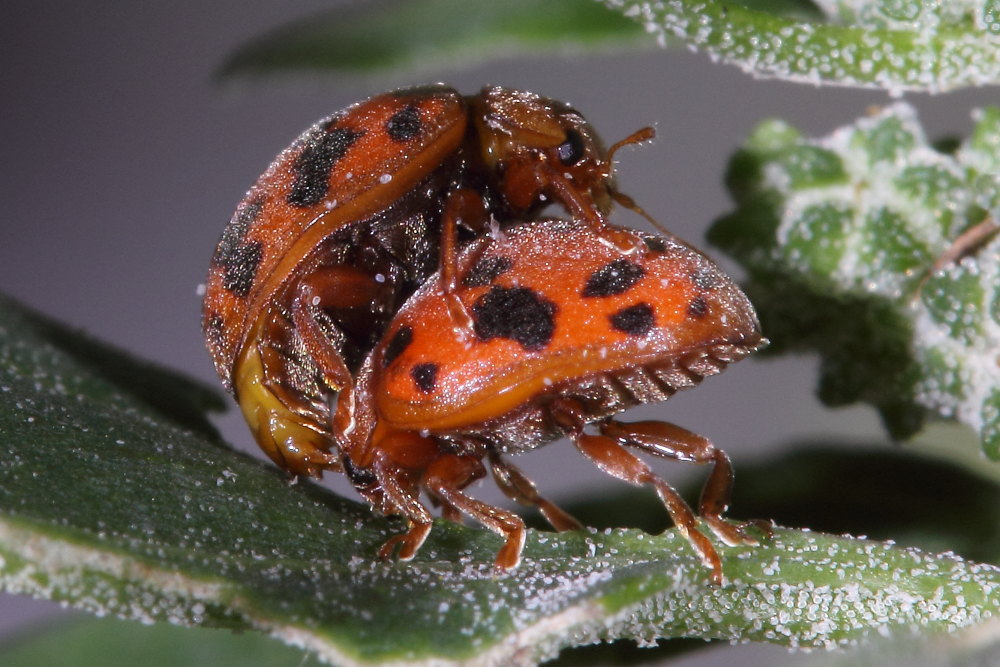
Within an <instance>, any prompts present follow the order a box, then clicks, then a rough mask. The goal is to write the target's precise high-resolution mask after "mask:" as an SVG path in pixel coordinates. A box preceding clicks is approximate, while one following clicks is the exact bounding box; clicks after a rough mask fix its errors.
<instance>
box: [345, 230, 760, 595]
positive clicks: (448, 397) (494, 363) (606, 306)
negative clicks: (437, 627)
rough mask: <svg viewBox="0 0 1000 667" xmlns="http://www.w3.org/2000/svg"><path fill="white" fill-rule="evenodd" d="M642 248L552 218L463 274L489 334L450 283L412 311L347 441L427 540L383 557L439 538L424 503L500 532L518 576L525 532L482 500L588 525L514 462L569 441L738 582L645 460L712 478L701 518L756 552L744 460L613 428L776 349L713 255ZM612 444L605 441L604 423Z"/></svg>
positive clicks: (376, 371)
mask: <svg viewBox="0 0 1000 667" xmlns="http://www.w3.org/2000/svg"><path fill="white" fill-rule="evenodd" d="M622 232H623V234H627V235H629V236H630V237H631V238H632V244H631V245H632V246H633V247H638V248H639V250H633V251H628V250H625V249H621V248H619V247H617V246H616V245H614V244H609V243H607V242H606V239H605V238H604V237H603V236H602V235H601V234H600V232H599V231H595V230H594V228H593V227H591V226H590V225H587V224H585V223H582V222H580V221H562V220H545V221H537V222H533V223H525V224H523V225H518V226H514V227H511V228H510V229H508V230H507V231H506V232H505V233H504V234H503V235H500V236H498V237H497V238H488V237H484V238H481V239H479V240H477V241H476V242H475V243H473V244H472V245H471V246H470V247H468V248H467V249H466V251H465V252H464V253H463V254H462V256H461V257H460V259H459V261H458V275H459V276H460V280H459V283H458V287H457V289H456V291H455V297H456V298H457V299H459V300H460V301H461V303H462V304H463V305H464V307H465V308H466V309H467V310H468V312H469V313H470V315H471V317H472V320H473V325H472V330H471V331H469V332H464V331H462V330H459V331H458V332H456V331H455V330H454V329H453V327H452V326H451V318H450V314H449V305H448V303H447V300H446V298H445V297H444V295H443V294H442V293H441V291H440V290H439V289H438V286H437V285H436V283H435V281H434V280H433V279H432V280H430V281H428V283H427V284H425V285H424V286H423V287H421V288H420V289H419V290H417V292H416V293H414V295H413V296H412V297H411V298H410V299H409V300H408V301H407V302H406V304H405V305H404V306H403V307H402V309H401V310H400V311H399V313H398V314H397V315H396V317H395V318H394V319H393V321H392V323H391V324H390V326H389V328H388V330H387V332H386V334H385V337H384V339H383V340H382V342H381V343H380V344H379V345H378V346H377V347H376V348H375V349H374V351H373V352H372V354H371V355H370V356H369V358H368V359H367V360H366V362H365V365H364V366H363V368H362V370H361V371H360V373H359V375H358V380H357V383H358V384H357V390H356V392H355V394H354V399H355V400H354V401H353V403H352V404H351V405H348V404H347V403H346V402H344V403H341V404H340V405H338V408H337V412H336V417H335V432H336V433H337V434H339V436H340V437H341V439H342V450H343V451H342V453H341V456H342V461H343V463H344V467H345V469H346V471H347V474H348V475H349V477H350V478H351V480H352V481H353V483H354V485H355V487H356V488H357V489H358V491H359V492H360V493H361V494H362V495H363V496H364V497H366V498H367V499H368V500H369V501H370V502H371V503H372V505H373V506H375V507H377V508H378V509H380V510H382V511H383V512H385V513H387V514H399V515H402V516H404V517H405V518H406V519H408V521H409V524H410V528H409V531H408V532H407V533H405V534H403V535H400V536H396V537H394V538H392V539H390V540H389V542H387V543H386V544H385V546H384V547H383V549H382V556H383V557H388V556H389V555H391V554H392V553H393V551H394V550H396V549H397V548H398V555H399V557H400V558H402V559H404V560H405V559H410V558H412V557H413V556H414V555H415V554H416V552H417V550H418V549H419V548H420V546H421V544H422V543H423V541H424V539H425V538H426V536H427V534H428V532H429V531H430V528H431V515H430V513H429V511H428V510H427V509H426V508H425V507H424V505H423V504H422V503H421V502H420V499H419V497H420V494H421V493H427V494H428V495H429V497H430V498H432V499H433V500H434V501H435V502H437V503H439V504H440V505H441V506H442V507H443V512H444V515H445V516H446V517H450V518H457V517H458V516H459V515H460V514H465V515H468V516H470V517H472V518H474V519H476V520H478V521H480V522H481V523H483V524H484V525H486V526H487V527H489V528H490V529H492V530H494V531H496V532H497V533H500V534H501V535H502V536H503V537H504V538H505V542H504V545H503V547H502V549H501V550H500V552H499V554H498V556H497V559H496V565H497V566H498V567H500V568H511V567H514V566H516V565H517V563H518V562H519V558H520V553H521V549H522V546H523V544H524V536H525V529H524V524H523V522H522V521H521V519H520V518H518V517H517V516H516V515H514V514H512V513H510V512H508V511H505V510H502V509H499V508H496V507H492V506H490V505H487V504H485V503H483V502H480V501H478V500H475V499H474V498H472V497H470V496H469V495H467V494H466V493H465V491H464V489H465V488H466V487H467V486H468V485H469V484H470V483H472V482H473V481H474V480H476V479H478V478H480V477H482V476H483V475H484V474H485V472H486V467H485V466H484V464H483V461H484V460H485V461H487V462H488V465H489V467H490V468H491V469H492V471H493V474H494V477H495V478H496V481H497V483H498V485H499V486H500V488H501V489H502V490H503V491H504V492H505V493H506V494H507V495H508V496H509V497H511V498H512V499H515V500H517V501H520V502H522V503H526V504H530V505H536V506H538V508H539V509H540V511H541V512H542V513H543V515H544V516H546V517H547V519H548V520H549V521H550V523H552V525H553V526H554V527H555V528H556V529H558V530H564V529H570V528H574V527H577V526H578V524H577V523H576V521H575V520H573V519H572V518H571V517H570V516H568V515H567V514H566V513H565V512H563V511H562V510H560V509H559V508H558V507H556V506H555V505H553V504H552V503H551V502H549V501H547V500H545V499H544V498H542V497H541V496H540V495H539V494H538V493H537V491H536V489H535V487H534V485H533V484H532V483H531V482H530V481H529V480H528V479H527V478H526V477H525V476H524V475H523V474H522V473H521V472H520V471H518V470H517V469H516V468H514V467H513V466H512V465H511V464H510V463H508V461H507V460H506V458H505V455H507V454H515V453H517V452H520V451H523V450H526V449H530V448H533V447H537V446H539V445H542V444H544V443H546V442H549V441H551V440H553V439H555V438H557V437H560V436H563V435H566V436H568V437H569V438H570V439H571V440H572V441H573V442H574V444H575V445H576V447H577V448H578V449H579V450H580V451H581V452H582V453H583V454H584V456H586V457H588V458H589V459H591V460H592V461H593V462H594V463H595V464H596V465H597V466H598V467H599V468H601V469H602V470H604V471H605V472H607V473H609V474H611V475H613V476H615V477H618V478H620V479H622V480H625V481H627V482H630V483H632V484H636V485H644V484H649V485H651V486H653V487H654V488H655V490H656V492H657V493H658V494H659V496H660V498H661V499H662V501H663V502H664V504H665V505H666V508H667V510H668V511H669V513H670V515H671V517H672V518H673V520H674V522H675V523H676V524H677V526H678V527H679V528H680V530H681V531H682V533H683V534H684V535H685V536H686V537H687V539H688V540H689V541H690V542H691V544H692V545H693V546H694V548H695V550H696V551H697V552H698V554H699V555H700V557H701V558H702V560H703V561H704V562H705V564H706V565H707V566H708V567H709V568H710V570H711V576H712V579H713V580H714V581H715V582H721V581H722V567H721V562H720V560H719V556H718V554H717V552H716V550H715V548H714V547H713V546H712V544H711V542H710V541H709V540H708V539H707V538H706V537H705V535H703V534H702V533H701V532H699V530H698V527H697V523H696V518H695V514H694V512H693V511H692V510H691V509H690V508H689V507H688V505H687V504H686V503H685V502H684V500H683V499H682V498H681V497H680V496H679V495H678V494H677V493H676V492H675V491H674V490H673V489H672V488H671V487H670V486H669V485H668V484H667V483H666V482H664V481H663V480H662V479H661V478H660V477H658V476H657V475H656V474H655V473H654V472H653V471H652V470H651V469H650V468H649V467H648V466H647V465H646V464H645V463H644V462H642V461H641V460H640V459H639V458H638V457H636V456H635V455H634V454H632V453H631V452H630V451H629V450H637V451H640V452H644V453H647V454H652V455H654V456H661V457H666V458H671V459H676V460H681V461H690V462H695V463H711V464H713V468H712V471H711V474H710V475H709V478H708V481H707V482H706V485H705V489H704V492H703V495H702V499H701V504H700V514H701V516H702V517H703V518H704V519H705V521H706V522H707V524H708V525H709V527H710V528H711V529H712V530H713V531H714V532H715V533H716V534H717V535H718V536H719V537H720V538H721V539H722V540H723V541H724V542H726V543H728V544H738V543H754V540H753V539H752V538H751V537H750V536H749V535H748V534H747V532H746V531H745V530H744V525H742V524H733V523H729V522H727V521H725V520H724V519H723V518H722V513H723V512H724V511H725V509H726V507H727V504H728V497H729V491H730V487H731V484H732V470H731V467H730V463H729V459H728V457H727V456H726V454H725V453H724V452H723V451H722V450H720V449H717V448H715V447H714V446H713V445H712V443H711V442H709V441H708V440H707V439H705V438H703V437H701V436H698V435H695V434H694V433H691V432H690V431H687V430H685V429H682V428H680V427H678V426H674V425H671V424H666V423H663V422H656V421H649V422H636V423H622V422H618V421H615V420H613V419H611V417H612V416H613V415H615V414H617V413H619V412H622V411H623V410H626V409H628V408H631V407H633V406H636V405H639V404H642V403H649V402H654V401H662V400H665V399H667V398H668V397H670V396H671V395H672V394H673V393H674V392H676V391H677V390H679V389H683V388H686V387H690V386H693V385H695V384H697V383H698V382H700V381H701V379H702V378H704V377H705V376H708V375H713V374H715V373H718V372H720V371H721V370H723V369H724V368H725V367H726V365H727V364H729V363H731V362H734V361H738V360H740V359H742V358H744V357H745V356H747V355H748V354H749V353H750V352H752V351H753V350H755V349H756V348H758V347H759V346H761V345H762V344H763V343H764V342H765V341H764V339H763V338H762V337H761V333H760V329H759V325H758V322H757V317H756V314H755V313H754V310H753V307H752V306H751V304H750V302H749V301H748V300H747V298H746V296H745V295H744V294H743V292H742V291H741V290H740V289H739V288H738V287H737V286H736V285H735V284H734V283H733V282H732V280H730V279H729V278H728V277H727V276H726V275H725V274H723V273H722V272H721V271H720V270H719V268H718V267H717V266H716V265H715V264H714V263H712V262H711V261H710V260H709V259H707V258H706V257H705V256H704V255H702V254H701V253H700V252H698V251H696V250H694V249H692V248H691V247H690V246H688V245H686V244H684V243H683V242H681V241H679V240H677V239H676V238H673V237H660V236H651V235H646V234H640V233H638V232H628V231H625V230H622ZM590 424H593V425H594V427H596V433H588V432H586V429H587V427H588V425H590Z"/></svg>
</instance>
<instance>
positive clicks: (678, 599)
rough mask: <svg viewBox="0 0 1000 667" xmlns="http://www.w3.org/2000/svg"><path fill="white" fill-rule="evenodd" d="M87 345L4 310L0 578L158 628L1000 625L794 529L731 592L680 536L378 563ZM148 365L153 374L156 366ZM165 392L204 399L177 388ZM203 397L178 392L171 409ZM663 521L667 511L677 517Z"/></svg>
mask: <svg viewBox="0 0 1000 667" xmlns="http://www.w3.org/2000/svg"><path fill="white" fill-rule="evenodd" d="M67 336H70V334H69V332H67V331H66V330H64V329H62V328H61V327H59V326H57V325H54V324H52V323H49V322H46V321H44V320H41V319H40V318H39V317H38V316H37V315H35V314H33V313H30V312H26V311H25V310H24V309H23V308H21V307H20V306H18V305H16V304H14V303H13V302H10V301H7V300H3V301H0V355H2V357H0V362H2V363H0V391H2V392H3V395H4V397H5V401H4V409H3V412H2V415H0V437H2V438H3V440H4V443H5V456H4V457H3V459H0V584H2V585H3V587H4V589H5V590H7V591H10V592H15V593H29V594H33V595H37V596H43V597H48V598H51V599H55V600H60V601H64V602H66V603H67V604H70V605H72V606H74V607H78V608H81V609H86V610H90V611H93V612H98V613H102V614H104V613H109V614H114V615H118V616H121V617H124V618H130V619H139V620H143V621H169V622H171V623H175V624H181V625H197V626H211V627H226V628H232V629H255V630H259V631H262V632H265V633H268V634H271V635H273V636H275V637H277V638H279V639H281V640H282V641H284V642H286V643H289V644H293V645H295V646H299V647H303V648H306V649H308V650H309V651H311V652H313V653H315V654H316V655H317V656H318V657H319V658H320V659H321V660H323V661H327V662H333V663H336V664H346V665H352V664H357V665H360V664H378V663H382V662H386V661H398V662H399V663H407V664H429V663H430V662H432V661H433V663H434V664H437V665H448V664H459V663H462V664H509V663H510V662H512V661H514V660H515V659H516V660H517V661H519V663H520V664H532V663H534V662H536V661H538V660H542V659H546V658H549V657H552V656H554V655H555V654H556V653H557V652H558V651H559V650H560V649H561V648H563V647H566V646H572V645H577V644H584V643H590V642H594V641H598V640H602V639H613V638H617V637H630V638H633V639H635V640H637V641H638V642H640V643H642V644H649V643H652V642H654V641H655V640H656V639H657V638H661V637H701V638H705V639H712V638H717V639H724V640H755V641H769V642H777V643H782V644H786V645H792V646H837V645H843V644H848V643H853V642H857V641H858V640H860V639H863V638H864V637H867V636H869V635H871V634H872V633H883V632H891V631H893V629H894V628H895V629H903V628H909V627H910V626H917V627H921V628H924V629H926V630H928V631H932V630H934V629H940V630H943V631H946V630H950V629H954V628H957V627H964V626H967V625H970V624H975V623H978V622H979V621H980V620H982V619H983V618H985V617H986V616H988V615H989V614H992V613H996V612H997V611H1000V610H998V609H997V606H1000V595H997V592H998V590H1000V570H997V569H996V568H993V567H991V566H984V565H976V564H973V563H969V562H966V561H964V560H961V559H959V558H958V557H956V556H953V555H940V556H936V555H931V554H927V553H924V552H920V551H916V550H912V549H902V548H899V547H894V546H892V545H890V544H883V543H878V542H871V541H866V540H856V539H851V538H844V537H833V536H828V535H823V534H818V533H810V532H807V531H795V530H786V529H779V530H777V531H776V532H775V536H774V538H773V539H770V540H767V541H765V543H764V544H762V545H760V546H758V547H750V546H744V547H738V548H726V547H721V546H720V550H721V553H722V556H723V561H724V570H725V573H726V576H727V582H728V583H727V584H726V585H724V586H721V587H719V586H712V585H710V584H708V583H707V579H708V577H707V572H706V569H705V568H704V566H703V565H702V564H701V563H700V562H699V561H698V559H697V557H696V556H695V555H694V553H693V552H692V550H691V548H690V546H689V545H688V543H687V542H686V540H684V539H683V538H682V537H681V536H680V535H678V534H677V532H676V531H675V530H670V531H667V532H665V533H664V534H662V535H658V536H652V535H649V534H647V533H644V532H642V531H639V530H636V529H614V530H604V531H598V530H594V529H591V530H589V531H582V532H577V533H568V534H558V535H556V534H551V533H544V532H537V531H530V534H529V537H528V542H527V547H526V550H525V559H524V562H523V563H522V564H521V566H520V567H519V568H518V569H516V570H515V571H513V572H509V573H497V572H494V570H493V568H492V566H491V563H492V559H493V556H494V553H495V551H496V549H497V548H498V546H499V538H497V537H496V536H494V535H492V534H491V533H488V532H487V531H485V530H482V529H478V528H467V527H462V526H458V525H455V524H449V523H446V522H439V523H438V524H437V525H436V526H435V529H434V531H433V532H432V535H431V538H430V539H429V540H428V542H427V543H426V545H425V546H424V548H423V549H422V550H421V552H420V554H419V556H418V557H417V559H415V560H414V561H413V562H411V563H399V562H390V563H382V562H379V561H377V560H376V559H374V558H373V556H374V554H375V552H376V550H377V548H378V545H380V544H381V543H382V542H383V541H384V540H385V539H386V538H387V537H388V536H389V535H391V534H395V533H397V532H398V531H399V530H401V528H402V525H401V524H400V523H399V522H397V521H394V520H389V519H384V518H379V517H376V516H374V515H372V513H371V512H370V510H368V508H366V507H363V506H361V505H359V504H357V503H353V502H349V501H346V500H343V499H341V498H338V497H336V496H334V495H332V494H330V493H328V492H326V491H324V490H322V489H320V488H318V487H316V486H314V485H312V484H308V483H299V484H296V485H289V483H288V482H287V481H285V480H284V479H283V478H282V476H281V475H280V474H279V473H278V471H277V470H275V469H273V467H271V466H268V465H265V464H262V463H260V462H258V461H256V460H254V459H251V458H249V457H247V456H244V455H241V454H237V453H235V452H233V451H231V450H229V449H227V448H225V447H224V446H222V445H220V444H219V443H218V442H217V441H216V440H214V439H213V438H210V437H208V436H206V434H205V433H204V431H203V430H202V429H200V428H198V427H193V426H192V424H191V423H189V421H188V420H178V419H177V418H176V417H175V416H172V415H171V414H170V412H169V411H167V412H164V411H163V410H161V409H159V408H158V405H159V404H162V403H163V402H164V401H166V399H162V400H161V401H160V402H159V403H157V404H154V403H151V402H150V401H149V400H146V399H145V398H144V397H142V396H141V395H139V394H137V393H136V392H134V391H133V388H134V384H133V383H132V382H131V381H130V380H129V379H128V377H129V373H126V372H125V369H126V368H128V367H129V366H131V367H132V369H133V372H139V371H140V369H141V367H137V366H135V364H134V362H133V361H132V360H130V359H129V358H127V357H126V356H125V355H122V354H120V353H117V352H115V351H113V350H111V349H109V348H106V347H103V346H100V345H99V344H96V343H95V344H93V345H94V346H96V347H98V348H99V349H100V352H101V354H100V355H99V356H101V358H103V359H105V360H106V361H107V362H108V363H110V364H112V365H115V366H117V367H118V368H119V371H120V372H119V373H117V374H114V373H112V374H108V375H102V374H98V373H95V372H94V370H93V368H92V367H91V365H90V363H91V362H90V360H89V359H87V358H81V357H80V356H78V355H77V354H76V353H75V351H74V349H73V347H72V346H65V345H61V344H60V343H59V341H60V340H64V339H65V338H66V337H67ZM141 370H148V369H141ZM161 377H163V379H164V380H165V381H166V382H165V386H168V387H172V388H173V389H174V390H176V389H178V388H183V390H182V392H181V393H189V394H192V395H196V394H198V393H199V391H201V390H199V389H198V388H196V387H195V386H194V385H191V384H190V383H188V382H186V381H183V380H181V379H179V378H176V377H172V376H163V375H161ZM184 400H190V397H189V398H188V399H185V398H183V397H182V396H173V397H171V398H170V400H169V401H167V402H168V403H170V404H173V403H176V402H183V401H184ZM664 514H665V512H664Z"/></svg>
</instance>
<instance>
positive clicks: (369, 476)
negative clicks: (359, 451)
mask: <svg viewBox="0 0 1000 667" xmlns="http://www.w3.org/2000/svg"><path fill="white" fill-rule="evenodd" d="M340 462H341V463H342V464H343V466H344V474H345V475H347V479H349V480H351V484H353V485H354V486H355V487H362V488H363V487H366V486H372V485H373V484H375V483H376V482H377V481H378V478H377V477H375V473H373V472H372V471H371V470H369V469H368V468H358V467H357V466H355V465H354V462H353V461H351V457H350V456H348V455H347V454H341V455H340Z"/></svg>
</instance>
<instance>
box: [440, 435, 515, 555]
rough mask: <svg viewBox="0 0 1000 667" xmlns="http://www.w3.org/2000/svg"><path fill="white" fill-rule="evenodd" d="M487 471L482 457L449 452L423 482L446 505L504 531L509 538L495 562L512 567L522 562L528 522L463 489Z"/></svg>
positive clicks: (498, 531)
mask: <svg viewBox="0 0 1000 667" xmlns="http://www.w3.org/2000/svg"><path fill="white" fill-rule="evenodd" d="M485 474H486V470H485V469H484V468H483V464H482V462H481V461H480V460H479V459H478V458H476V457H474V456H460V455H457V454H447V455H445V456H442V457H441V458H439V459H437V460H436V461H434V463H432V464H431V465H430V466H429V467H428V468H427V471H426V472H425V473H424V478H423V480H422V484H423V486H424V488H425V489H427V491H428V493H430V494H432V495H434V496H436V497H438V498H440V499H441V500H442V501H443V502H444V503H445V505H446V506H447V505H451V506H452V507H454V508H456V509H458V510H459V511H461V512H463V513H465V514H467V515H468V516H470V517H471V518H473V519H475V520H476V521H478V522H480V523H481V524H483V525H484V526H486V527H487V528H489V529H490V530H492V531H493V532H495V533H498V534H500V535H501V536H502V537H503V538H504V540H505V541H504V545H503V546H502V547H501V548H500V551H499V552H498V553H497V557H496V562H495V565H496V567H497V568H498V569H501V570H509V569H511V568H514V567H517V564H518V563H520V562H521V550H522V549H523V548H524V537H525V528H524V521H522V520H521V518H520V517H519V516H517V515H516V514H514V513H513V512H508V511H507V510H502V509H500V508H498V507H493V506H492V505H487V504H486V503H484V502H482V501H479V500H476V499H474V498H471V497H469V496H468V495H466V494H465V493H463V492H462V489H464V488H465V487H467V486H468V485H469V484H471V483H472V482H474V481H475V480H477V479H479V478H481V477H482V476H483V475H485Z"/></svg>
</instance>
